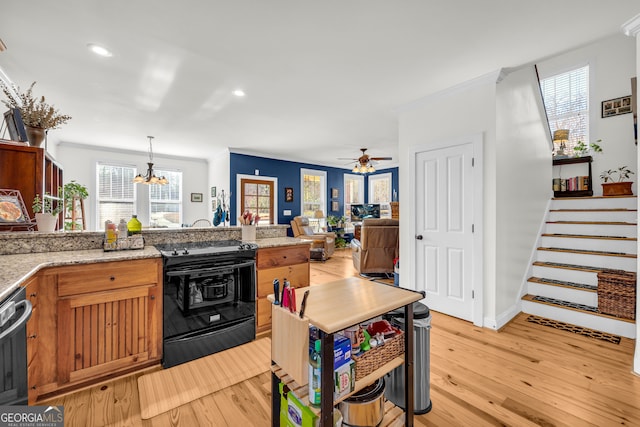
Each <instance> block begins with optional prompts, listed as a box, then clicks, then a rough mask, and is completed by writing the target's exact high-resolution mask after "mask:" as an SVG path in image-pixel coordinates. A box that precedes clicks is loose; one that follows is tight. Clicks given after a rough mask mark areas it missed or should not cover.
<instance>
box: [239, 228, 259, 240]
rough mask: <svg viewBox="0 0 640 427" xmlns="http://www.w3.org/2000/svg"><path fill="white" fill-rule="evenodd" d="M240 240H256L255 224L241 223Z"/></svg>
mask: <svg viewBox="0 0 640 427" xmlns="http://www.w3.org/2000/svg"><path fill="white" fill-rule="evenodd" d="M240 229H241V230H242V241H243V242H255V241H256V226H255V225H248V224H247V225H241V226H240Z"/></svg>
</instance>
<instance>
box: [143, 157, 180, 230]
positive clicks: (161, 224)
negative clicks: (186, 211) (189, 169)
mask: <svg viewBox="0 0 640 427" xmlns="http://www.w3.org/2000/svg"><path fill="white" fill-rule="evenodd" d="M155 174H156V176H164V177H165V178H167V180H169V183H168V184H166V185H150V186H149V226H150V227H152V228H178V227H181V226H182V172H178V171H170V170H160V169H157V170H155Z"/></svg>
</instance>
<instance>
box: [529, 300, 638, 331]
mask: <svg viewBox="0 0 640 427" xmlns="http://www.w3.org/2000/svg"><path fill="white" fill-rule="evenodd" d="M522 311H523V312H525V313H528V314H533V315H536V316H540V317H546V318H547V319H553V320H557V321H559V322H565V323H570V324H572V325H577V326H582V327H583V328H589V329H595V330H598V331H602V332H606V333H609V334H614V335H620V336H623V337H626V338H631V339H635V337H636V325H635V324H634V323H629V322H623V321H621V320H615V319H610V318H607V317H601V316H596V315H593V314H588V313H584V312H579V311H575V310H567V309H563V308H559V307H554V306H551V305H548V304H538V303H535V302H532V301H522Z"/></svg>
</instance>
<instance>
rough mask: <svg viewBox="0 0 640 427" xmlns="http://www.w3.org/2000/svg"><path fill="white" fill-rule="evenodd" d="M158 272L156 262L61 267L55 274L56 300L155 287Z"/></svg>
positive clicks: (135, 261) (158, 266)
mask: <svg viewBox="0 0 640 427" xmlns="http://www.w3.org/2000/svg"><path fill="white" fill-rule="evenodd" d="M159 272H160V261H159V260H158V259H144V260H133V261H119V262H105V263H96V264H87V265H78V266H72V267H65V268H61V269H59V270H58V296H61V297H62V296H68V295H77V294H83V293H89V292H98V291H104V290H112V289H121V288H128V287H131V286H137V285H146V284H152V283H159V280H160V276H159Z"/></svg>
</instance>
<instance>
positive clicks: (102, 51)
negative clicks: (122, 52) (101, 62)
mask: <svg viewBox="0 0 640 427" xmlns="http://www.w3.org/2000/svg"><path fill="white" fill-rule="evenodd" d="M87 47H88V48H89V50H90V51H91V52H93V53H95V54H96V55H100V56H104V57H106V58H108V57H110V56H113V53H111V51H110V50H109V49H107V48H106V47H103V46H100V45H97V44H93V43H89V44H88V45H87Z"/></svg>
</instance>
